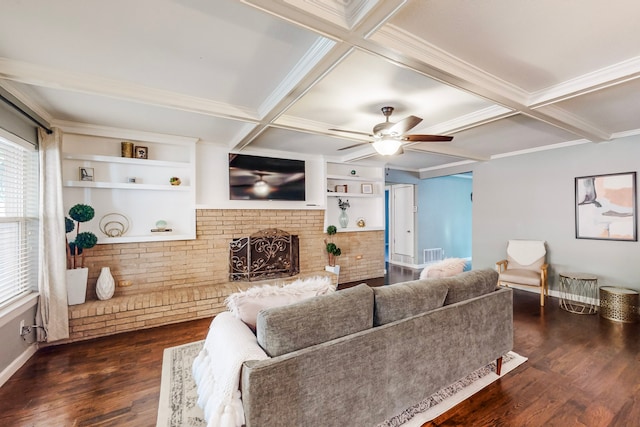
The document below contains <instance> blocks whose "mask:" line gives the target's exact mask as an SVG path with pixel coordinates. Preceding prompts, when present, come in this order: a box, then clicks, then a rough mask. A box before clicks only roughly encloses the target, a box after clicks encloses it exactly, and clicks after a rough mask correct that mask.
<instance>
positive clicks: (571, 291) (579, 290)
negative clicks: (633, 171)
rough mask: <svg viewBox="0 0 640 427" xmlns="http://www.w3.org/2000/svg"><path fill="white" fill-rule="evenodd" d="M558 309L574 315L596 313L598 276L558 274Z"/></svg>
mask: <svg viewBox="0 0 640 427" xmlns="http://www.w3.org/2000/svg"><path fill="white" fill-rule="evenodd" d="M559 276H560V308H562V309H564V310H567V311H568V312H570V313H575V314H595V313H596V312H597V311H598V306H597V305H596V299H597V297H598V276H594V275H593V274H587V273H560V274H559Z"/></svg>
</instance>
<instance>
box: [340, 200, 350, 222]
mask: <svg viewBox="0 0 640 427" xmlns="http://www.w3.org/2000/svg"><path fill="white" fill-rule="evenodd" d="M350 206H351V205H350V204H349V200H347V199H345V200H344V201H342V199H338V207H339V208H340V211H341V212H340V216H339V217H338V221H339V222H340V227H342V228H347V226H348V225H349V216H348V215H347V208H349V207H350Z"/></svg>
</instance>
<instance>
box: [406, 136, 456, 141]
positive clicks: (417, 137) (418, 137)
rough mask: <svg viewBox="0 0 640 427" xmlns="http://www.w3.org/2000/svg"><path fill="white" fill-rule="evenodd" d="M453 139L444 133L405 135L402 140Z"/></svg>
mask: <svg viewBox="0 0 640 427" xmlns="http://www.w3.org/2000/svg"><path fill="white" fill-rule="evenodd" d="M452 139H453V137H452V136H446V135H405V136H404V137H403V138H402V140H403V141H411V142H440V141H442V142H448V141H451V140H452Z"/></svg>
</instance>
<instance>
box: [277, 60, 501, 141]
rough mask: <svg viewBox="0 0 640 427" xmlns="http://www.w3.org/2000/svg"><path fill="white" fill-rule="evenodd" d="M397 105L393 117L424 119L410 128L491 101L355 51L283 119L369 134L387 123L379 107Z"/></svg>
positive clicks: (486, 104) (479, 106) (476, 108)
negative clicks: (321, 124)
mask: <svg viewBox="0 0 640 427" xmlns="http://www.w3.org/2000/svg"><path fill="white" fill-rule="evenodd" d="M386 105H390V106H393V107H394V108H395V111H394V112H393V116H392V117H391V120H392V121H398V120H400V119H402V118H404V117H406V116H408V115H414V116H418V117H421V118H423V122H422V123H420V124H419V125H418V126H417V127H416V128H414V129H413V130H412V131H415V132H418V133H419V131H420V129H424V128H426V127H430V126H434V125H436V124H438V123H442V122H446V121H449V120H452V119H454V118H456V117H459V116H463V115H467V114H470V113H473V112H474V111H478V110H481V109H483V108H486V107H488V106H491V105H493V104H492V103H490V102H488V101H486V100H484V99H482V98H479V97H477V96H474V95H470V94H468V93H466V92H463V91H461V90H458V89H455V88H453V87H451V86H447V85H443V84H442V83H440V82H437V81H435V80H433V79H431V78H429V77H426V76H424V75H422V74H420V73H417V72H415V71H412V70H410V69H407V68H405V67H401V66H398V65H396V64H394V63H391V62H389V61H388V60H385V59H383V58H381V57H379V56H376V55H372V54H369V53H366V52H362V51H354V52H353V53H351V54H350V55H349V56H348V57H347V58H346V59H345V60H344V61H342V62H341V63H340V64H338V65H337V66H336V67H335V68H334V69H333V70H332V72H331V73H330V74H328V75H327V76H325V77H324V78H323V79H322V80H321V81H320V82H318V83H317V84H316V85H315V86H314V87H312V88H311V89H310V90H309V92H307V93H306V94H305V95H304V96H303V97H302V98H300V99H299V100H298V101H297V102H296V103H295V104H294V105H292V106H291V108H290V109H289V110H287V112H286V113H285V117H283V118H282V119H281V120H280V121H284V120H285V119H286V120H300V119H302V120H308V121H312V122H317V123H323V124H326V126H327V129H328V128H341V129H347V130H354V131H361V132H370V131H371V129H372V128H373V126H374V125H376V124H377V123H380V122H383V121H384V116H383V115H382V113H381V112H380V108H381V107H383V106H386Z"/></svg>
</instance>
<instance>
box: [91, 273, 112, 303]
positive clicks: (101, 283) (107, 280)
mask: <svg viewBox="0 0 640 427" xmlns="http://www.w3.org/2000/svg"><path fill="white" fill-rule="evenodd" d="M115 290H116V282H115V280H113V276H112V275H111V270H110V269H109V267H102V270H101V271H100V276H98V282H97V283H96V295H98V298H99V299H101V300H106V299H109V298H111V297H112V296H113V293H114V292H115Z"/></svg>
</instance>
